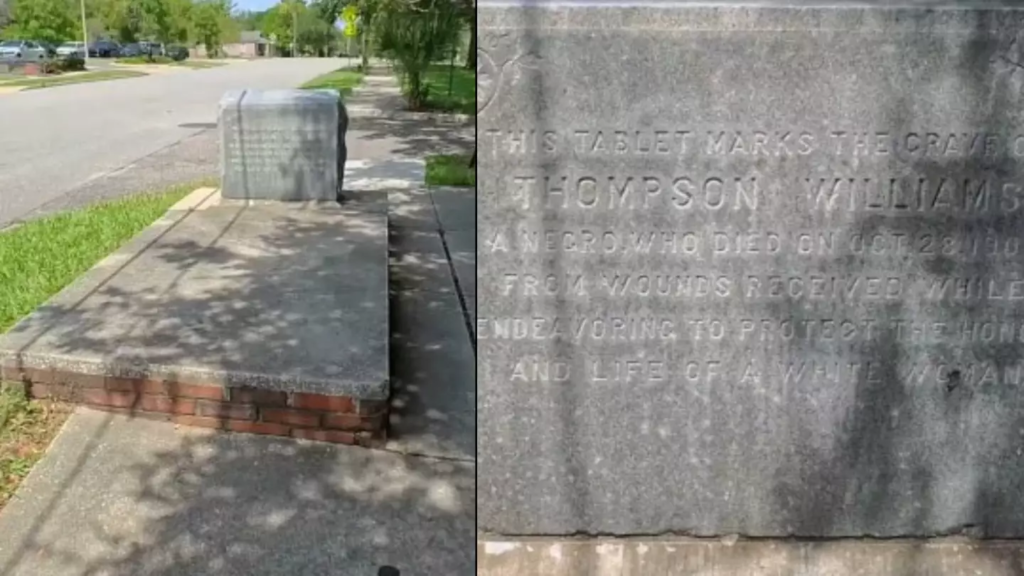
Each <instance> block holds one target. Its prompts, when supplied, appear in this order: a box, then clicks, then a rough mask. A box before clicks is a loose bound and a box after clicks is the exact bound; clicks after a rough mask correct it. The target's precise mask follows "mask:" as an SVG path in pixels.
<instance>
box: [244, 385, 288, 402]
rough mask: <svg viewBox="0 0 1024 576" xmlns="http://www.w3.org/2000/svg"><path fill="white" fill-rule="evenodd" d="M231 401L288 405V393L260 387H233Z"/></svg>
mask: <svg viewBox="0 0 1024 576" xmlns="http://www.w3.org/2000/svg"><path fill="white" fill-rule="evenodd" d="M231 401H232V402H241V403H243V404H259V405H260V406H287V405H288V393H287V392H279V391H277V390H261V389H259V388H232V389H231Z"/></svg>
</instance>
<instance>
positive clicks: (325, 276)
mask: <svg viewBox="0 0 1024 576" xmlns="http://www.w3.org/2000/svg"><path fill="white" fill-rule="evenodd" d="M314 117H315V118H319V116H314ZM300 140H301V141H300V142H298V143H297V144H296V146H294V148H293V150H292V151H291V152H290V153H289V154H288V155H287V156H284V157H279V158H277V159H276V160H271V161H272V162H274V163H273V164H272V166H271V168H272V169H276V170H279V171H280V176H281V177H282V178H289V177H291V178H294V180H293V184H294V185H295V186H296V187H299V186H301V185H302V184H303V181H302V179H303V178H305V177H306V175H305V174H303V173H298V174H296V173H295V171H294V170H292V168H294V167H295V166H298V165H308V164H309V163H310V162H308V158H306V157H305V156H306V155H308V154H310V153H311V151H319V152H322V150H323V141H322V139H321V138H320V137H319V136H315V135H314V136H309V137H308V138H307V137H306V136H301V135H300ZM253 161H256V160H254V159H252V158H249V159H243V164H244V163H246V162H253ZM260 161H266V160H260ZM339 169H340V167H339ZM252 183H253V184H254V185H258V184H259V180H258V178H257V179H255V180H254V181H253V182H252ZM338 197H339V199H340V204H338V203H331V202H327V203H320V204H299V203H292V204H273V203H261V202H251V201H245V200H242V201H238V202H233V201H224V202H222V203H220V204H217V203H207V204H204V205H202V206H199V207H198V208H196V209H194V210H193V211H190V212H187V216H183V215H184V214H186V213H185V212H172V213H170V214H169V215H168V216H167V217H165V218H164V219H163V220H162V221H161V222H160V223H158V224H157V225H156V226H155V227H153V228H151V229H150V230H147V231H146V232H144V233H143V234H142V235H140V236H139V237H136V238H135V239H133V240H132V241H131V243H130V245H129V246H128V247H126V250H124V251H121V252H119V253H116V254H114V255H112V256H111V257H109V258H108V259H106V260H105V261H103V262H102V263H100V264H99V265H98V266H97V267H96V268H94V269H93V270H91V271H90V272H89V273H87V274H86V275H85V276H84V277H83V278H81V279H79V281H77V282H76V283H75V284H73V285H72V286H70V287H68V288H67V289H65V290H64V291H63V292H61V294H59V295H58V296H57V297H55V298H54V299H52V300H51V301H50V302H48V303H46V304H45V305H44V306H42V307H40V308H39V309H38V310H37V311H36V312H35V313H33V314H32V315H31V316H29V317H28V318H26V319H25V320H23V321H22V322H21V323H19V324H18V325H17V326H15V327H14V328H13V329H12V330H11V331H10V332H9V333H8V335H7V341H6V343H5V348H7V349H16V350H17V351H18V354H19V355H20V357H21V358H22V359H23V361H24V362H25V363H26V364H30V363H31V362H33V361H38V360H40V359H42V358H49V359H56V360H57V362H60V363H63V365H65V366H66V367H70V368H68V369H71V370H75V371H86V372H90V373H95V372H100V373H106V374H107V375H110V376H119V377H123V378H147V379H167V380H172V381H177V382H183V383H199V384H215V385H217V384H219V385H222V386H230V387H250V388H266V389H278V390H279V389H284V390H290V391H307V392H319V393H328V394H344V395H352V396H356V397H363V398H376V399H379V401H381V402H383V401H388V400H392V399H393V398H392V397H391V394H390V375H389V366H388V363H389V347H388V339H389V336H390V334H389V327H390V326H389V312H388V293H389V286H388V271H387V249H388V247H387V244H388V242H387V226H386V218H385V214H386V210H387V202H386V201H384V202H382V200H384V199H383V198H381V197H380V196H375V195H373V194H368V195H360V194H346V193H344V192H342V191H341V190H339V191H338ZM133 252H136V253H133ZM417 344H418V345H419V346H421V347H423V348H424V349H429V350H433V351H434V352H433V353H436V354H443V353H444V352H443V351H444V345H445V343H444V342H433V343H432V342H418V343H417ZM406 395H408V392H407V393H406ZM140 398H141V396H138V397H136V398H135V400H134V402H133V403H132V405H131V406H128V407H125V406H123V405H122V406H121V408H120V409H119V410H116V411H120V412H122V413H124V414H126V415H136V416H145V414H143V413H142V412H139V411H138V410H139V409H140V408H141V406H140V405H139V401H140ZM434 409H435V410H436V408H434ZM440 416H441V417H442V418H448V417H450V415H447V414H443V413H442V414H440ZM209 420H217V421H220V422H223V421H224V418H223V417H220V416H210V417H209ZM207 425H209V424H207ZM108 441H109V439H107V440H102V442H103V443H105V442H108ZM92 449H93V450H95V451H96V452H97V456H96V457H97V458H100V457H101V456H100V454H99V453H100V451H102V450H105V449H109V448H108V447H106V446H103V445H99V446H92ZM81 458H82V459H83V460H82V461H83V463H86V465H84V466H83V468H78V469H76V470H74V471H72V472H71V473H70V474H69V476H68V477H67V478H66V479H65V480H64V481H63V482H62V485H61V486H60V487H59V488H58V489H57V491H56V493H55V494H53V495H52V497H51V498H50V501H49V502H48V503H47V504H46V505H45V506H44V507H43V510H42V511H41V512H40V513H38V514H37V515H36V516H35V518H33V520H32V525H31V526H29V527H27V528H26V529H25V533H24V537H23V538H22V539H21V540H20V543H19V544H18V545H17V546H18V549H17V551H15V552H14V553H13V555H12V556H9V559H8V561H7V562H6V563H5V565H4V566H0V572H2V573H11V571H13V570H14V569H15V567H17V566H22V567H26V568H24V569H25V570H27V571H28V573H35V568H34V566H35V565H34V564H33V562H35V561H39V558H43V557H56V556H58V555H60V554H65V555H67V563H68V564H70V565H73V566H75V569H76V570H84V573H88V574H154V575H155V574H214V573H216V574H228V573H239V574H280V573H300V574H337V573H343V574H349V573H352V574H356V573H372V572H373V571H374V570H376V569H377V568H378V567H379V566H381V565H383V564H386V563H388V562H389V561H390V563H391V564H398V563H397V562H394V561H393V560H389V559H394V558H397V559H403V560H402V562H404V564H403V565H399V566H398V567H399V568H401V570H402V573H403V574H405V575H410V574H470V573H472V572H471V570H472V569H473V564H472V550H473V548H472V540H471V538H472V535H473V519H474V517H475V514H474V512H473V511H474V510H475V504H473V503H472V502H469V503H467V502H464V500H465V498H466V496H465V494H466V493H467V491H468V492H472V486H473V481H474V479H473V476H474V474H473V472H472V469H471V464H467V463H465V462H449V461H445V460H443V459H441V460H438V459H430V458H416V457H409V456H403V457H400V456H397V455H394V454H385V453H382V452H374V451H367V450H363V449H349V448H340V447H333V446H329V445H309V444H305V443H298V442H295V441H292V440H288V439H274V438H264V437H257V436H249V435H236V434H217V435H212V436H209V437H203V438H191V437H189V438H186V439H185V440H183V441H182V443H181V445H178V446H173V447H171V448H169V449H166V450H160V451H155V452H154V453H152V454H151V455H149V457H148V458H147V459H146V460H145V461H144V462H141V463H137V464H136V465H134V466H133V467H132V468H131V470H130V473H131V475H132V476H133V477H134V478H136V479H137V482H138V484H139V486H140V487H139V489H138V490H136V491H133V492H131V493H130V494H129V495H128V496H129V497H130V499H131V501H132V502H134V503H136V504H137V505H138V507H139V510H140V511H141V510H142V509H145V508H147V507H149V506H152V507H155V508H159V509H160V512H159V513H158V514H156V515H155V516H153V517H149V516H147V517H146V518H145V519H143V520H140V519H139V518H131V519H130V520H132V521H135V522H140V525H139V529H140V530H141V531H142V533H144V534H145V535H146V538H145V540H144V541H140V540H137V539H133V538H128V539H125V540H119V539H116V538H112V539H104V538H105V536H104V534H103V531H104V527H102V526H100V525H98V524H95V523H94V524H93V525H91V526H89V527H88V528H86V529H87V530H89V531H90V534H91V536H92V537H94V538H95V539H97V540H99V541H100V542H101V544H100V548H101V549H102V550H104V551H105V552H104V553H101V554H100V555H99V557H100V558H101V559H99V560H97V559H95V557H93V556H91V554H85V553H84V551H83V550H80V549H77V548H75V546H76V545H78V544H80V543H81V541H80V540H78V539H74V538H72V539H64V540H62V541H61V542H59V543H53V542H48V541H46V540H45V539H43V538H42V537H41V534H42V532H43V530H44V527H46V526H47V525H50V523H52V522H54V521H58V519H57V517H56V516H54V514H55V510H57V507H58V506H65V505H66V502H64V501H63V500H64V499H65V498H66V494H65V492H67V491H73V490H74V489H76V487H79V486H80V485H81V482H82V481H83V480H82V478H83V474H85V472H83V471H82V470H83V469H87V468H88V466H87V462H88V460H89V459H90V458H91V454H90V453H83V454H81ZM254 462H260V464H259V466H253V463H254ZM396 462H397V463H396ZM396 466H397V467H399V468H400V471H399V473H396V472H395V467H396ZM128 473H129V471H125V474H128ZM455 488H457V489H458V490H457V491H458V493H459V496H458V497H453V496H451V494H449V492H451V491H452V490H454V489H455ZM438 490H440V491H441V492H442V496H445V494H448V496H446V497H448V501H447V503H444V502H442V504H443V505H437V502H438V500H437V499H438V494H437V491H438ZM310 495H312V496H310ZM453 498H454V499H453ZM442 500H443V498H442ZM64 513H66V512H64ZM417 517H421V518H422V521H423V525H422V526H414V525H412V524H409V523H410V522H413V523H414V522H416V521H417V520H415V518H417ZM396 519H397V520H396ZM66 545H67V546H69V547H70V548H71V550H66V551H64V552H61V550H63V549H64V548H65V546H66ZM76 554H78V555H79V556H77V557H76V556H75V555H76ZM411 555H415V557H416V558H417V560H416V562H415V564H410V563H409V562H408V560H404V559H405V558H409V557H410V556H411ZM349 566H351V567H352V570H351V571H350V570H349V568H348V567H349Z"/></svg>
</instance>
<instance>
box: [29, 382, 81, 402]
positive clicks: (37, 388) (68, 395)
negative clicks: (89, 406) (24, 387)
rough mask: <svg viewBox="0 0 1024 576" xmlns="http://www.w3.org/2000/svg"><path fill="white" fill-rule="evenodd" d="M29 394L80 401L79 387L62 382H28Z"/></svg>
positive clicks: (37, 396) (60, 399)
mask: <svg viewBox="0 0 1024 576" xmlns="http://www.w3.org/2000/svg"><path fill="white" fill-rule="evenodd" d="M28 392H29V395H30V396H32V397H33V398H50V399H53V400H59V401H61V402H81V401H82V391H81V389H74V388H69V387H67V386H64V385H62V384H29V391H28Z"/></svg>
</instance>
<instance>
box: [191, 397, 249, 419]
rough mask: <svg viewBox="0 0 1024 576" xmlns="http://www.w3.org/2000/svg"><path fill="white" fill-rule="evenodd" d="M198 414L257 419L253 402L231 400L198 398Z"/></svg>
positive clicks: (214, 416) (213, 416)
mask: <svg viewBox="0 0 1024 576" xmlns="http://www.w3.org/2000/svg"><path fill="white" fill-rule="evenodd" d="M196 415H197V416H207V417H210V418H226V419H231V420H255V419H256V407H255V406H253V405H252V404H232V403H230V402H213V401H210V400H197V401H196Z"/></svg>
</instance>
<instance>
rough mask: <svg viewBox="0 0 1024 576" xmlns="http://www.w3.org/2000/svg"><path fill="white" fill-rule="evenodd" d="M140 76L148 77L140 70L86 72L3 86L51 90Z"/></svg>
mask: <svg viewBox="0 0 1024 576" xmlns="http://www.w3.org/2000/svg"><path fill="white" fill-rule="evenodd" d="M139 76H146V73H145V72H139V71H138V70H102V71H99V72H84V73H82V74H68V75H66V76H65V75H61V76H53V77H49V78H26V79H24V80H17V81H13V82H4V83H3V86H5V87H9V86H24V87H25V90H38V89H40V88H51V87H53V86H65V85H68V84H84V83H87V82H102V81H104V80H120V79H123V78H137V77H139Z"/></svg>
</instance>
